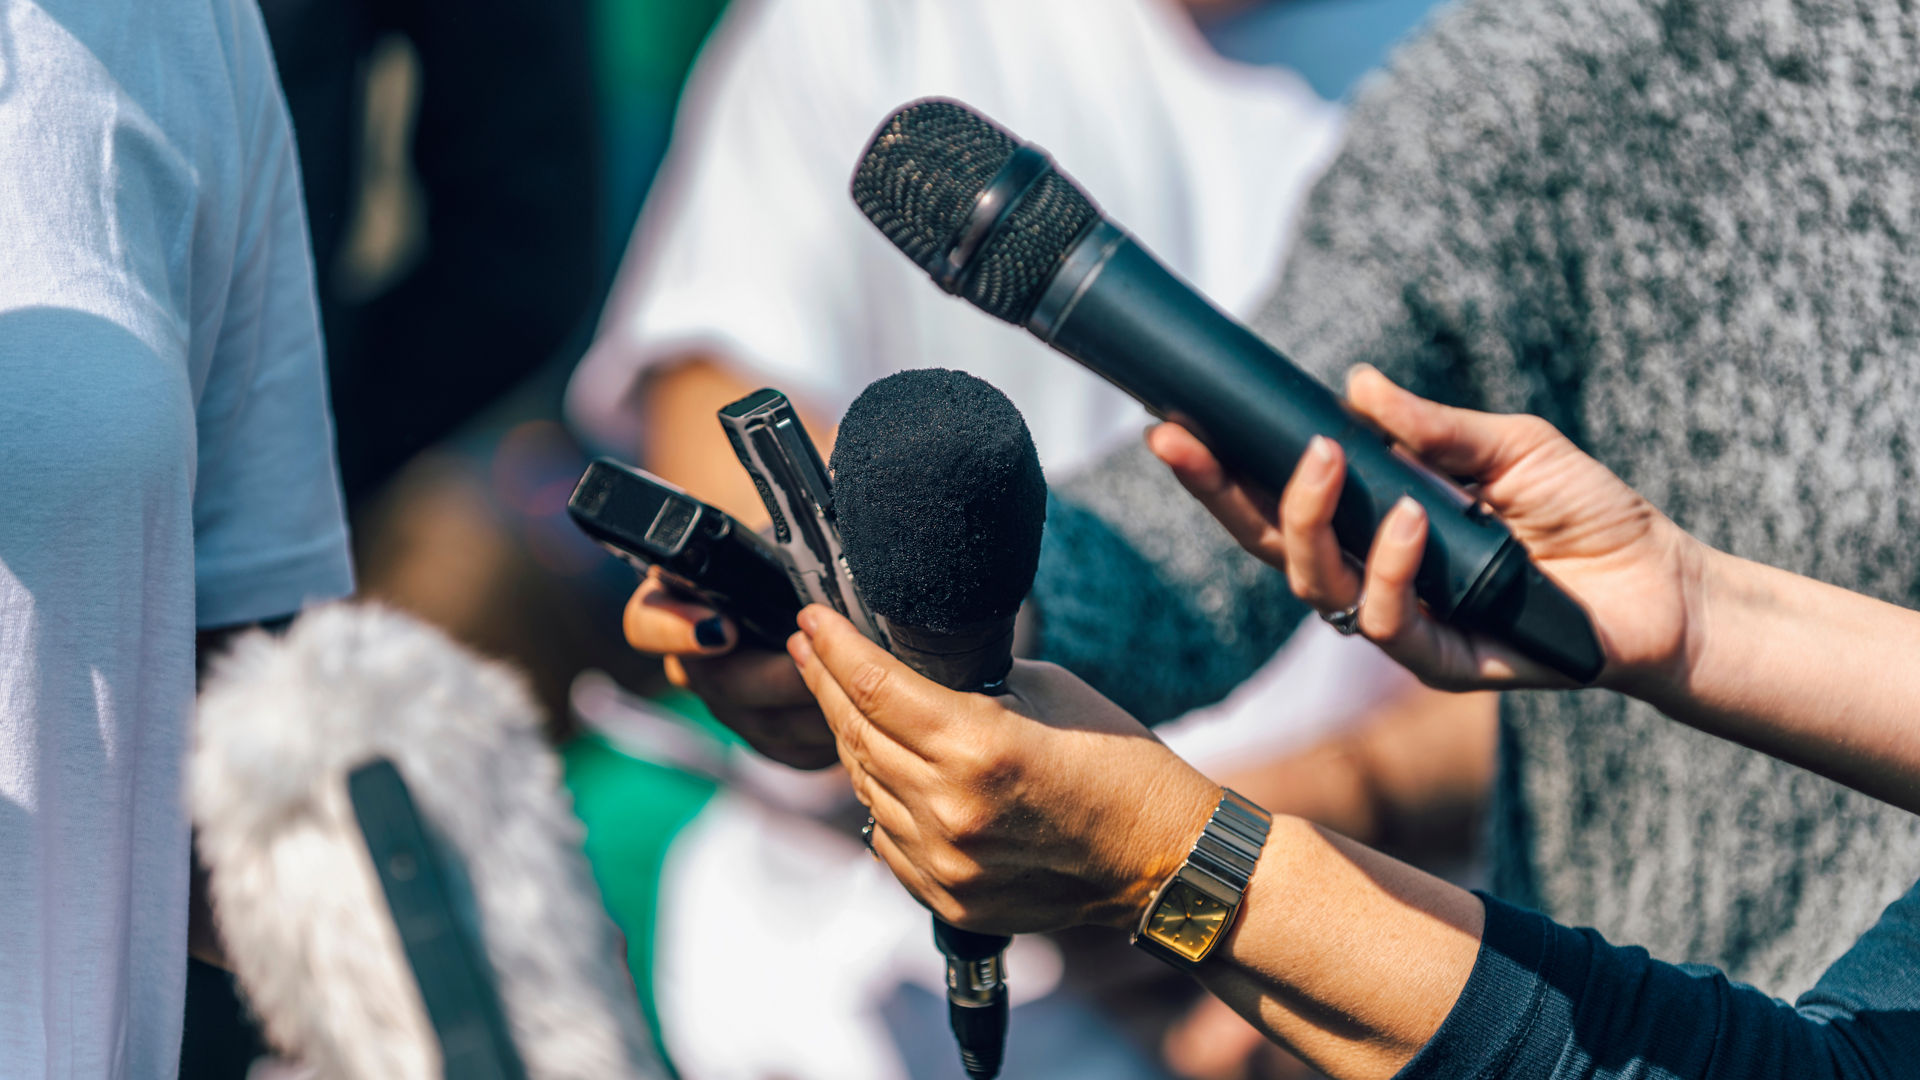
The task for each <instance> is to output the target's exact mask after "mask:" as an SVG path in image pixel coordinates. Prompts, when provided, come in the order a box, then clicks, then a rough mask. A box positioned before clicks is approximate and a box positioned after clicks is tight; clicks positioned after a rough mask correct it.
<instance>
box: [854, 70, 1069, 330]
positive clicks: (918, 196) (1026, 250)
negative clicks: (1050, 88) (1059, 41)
mask: <svg viewBox="0 0 1920 1080" xmlns="http://www.w3.org/2000/svg"><path fill="white" fill-rule="evenodd" d="M1017 145H1018V142H1017V141H1016V140H1015V139H1014V137H1013V136H1012V135H1010V134H1008V133H1007V132H1006V131H1004V130H1002V129H1001V128H999V127H998V126H996V125H995V124H994V123H993V122H992V121H990V120H988V119H987V118H986V117H984V116H981V115H980V114H979V113H977V112H974V111H973V110H972V109H970V108H968V107H967V106H965V105H962V104H960V103H959V102H956V101H946V100H943V99H939V98H929V99H926V100H923V101H916V102H913V103H912V104H910V105H907V106H905V107H903V108H901V109H899V110H897V111H896V112H894V114H893V115H892V116H889V117H888V118H887V121H886V123H884V124H882V125H881V126H880V130H879V131H877V132H875V133H874V136H873V138H872V140H871V141H869V142H868V144H867V150H866V153H865V154H863V155H862V156H861V158H860V165H859V167H858V168H857V169H856V170H855V171H854V174H853V201H854V202H855V203H856V204H857V205H858V206H859V207H860V212H861V213H863V214H865V215H866V216H867V219H868V220H869V221H872V222H873V223H874V225H875V226H877V227H878V228H879V229H880V231H881V232H882V233H883V234H885V235H886V237H887V239H888V240H890V241H892V242H893V244H894V246H895V247H898V248H899V249H900V250H901V251H903V252H905V253H906V255H907V257H908V258H910V259H912V260H913V261H914V262H915V263H918V264H919V265H920V267H921V268H922V269H924V270H927V271H928V272H930V273H932V272H935V271H936V267H937V264H938V262H939V260H940V259H941V258H943V257H944V256H945V254H946V251H947V249H948V247H950V246H951V245H952V243H953V240H954V238H955V236H956V235H957V234H958V232H959V230H960V226H961V224H962V223H963V222H965V221H966V218H967V214H968V212H969V211H970V210H972V208H973V204H974V199H975V198H976V197H977V196H978V195H979V194H980V191H981V189H983V188H985V187H986V186H987V184H988V183H990V182H991V181H992V180H993V177H994V175H995V174H996V173H998V172H999V171H1000V168H1001V166H1003V165H1005V164H1006V162H1007V159H1008V158H1009V157H1011V156H1012V154H1013V151H1014V147H1015V146H1017ZM1099 213H1100V212H1099V210H1098V208H1096V207H1095V206H1094V204H1093V201H1092V200H1091V199H1089V198H1087V196H1086V193H1085V192H1083V191H1081V190H1080V189H1079V188H1078V187H1076V186H1074V184H1073V182H1072V181H1071V180H1068V179H1067V178H1066V177H1065V176H1062V175H1061V174H1060V173H1059V172H1057V171H1049V172H1048V173H1047V174H1046V175H1045V176H1043V177H1041V179H1040V180H1039V182H1038V183H1036V184H1035V185H1034V186H1033V189H1032V190H1031V191H1029V192H1027V194H1026V196H1025V198H1023V199H1022V200H1021V201H1020V203H1019V205H1017V206H1015V207H1014V208H1013V211H1012V212H1011V213H1010V214H1008V216H1007V219H1006V221H1004V222H1003V223H1002V224H1001V225H1000V227H999V228H998V229H996V230H995V231H994V233H993V235H992V237H990V238H989V239H988V240H987V242H986V243H985V244H984V245H983V246H982V247H981V249H980V250H979V251H978V252H976V253H975V254H974V256H973V258H972V260H971V261H970V263H969V266H968V269H967V271H966V276H965V277H964V279H963V285H962V287H961V290H960V294H961V295H962V296H964V297H966V299H967V300H968V301H969V302H971V303H972V304H973V305H974V306H975V307H978V308H980V309H981V310H983V311H985V312H986V313H987V314H989V315H992V316H994V317H995V318H999V319H1004V320H1006V321H1007V322H1010V323H1014V324H1016V325H1017V324H1019V323H1022V322H1025V321H1026V318H1027V316H1028V315H1029V314H1031V313H1032V311H1033V306H1034V304H1036V303H1038V302H1039V299H1040V294H1041V292H1042V290H1043V289H1044V287H1045V286H1046V283H1047V281H1048V279H1049V278H1051V277H1052V275H1053V271H1054V268H1055V267H1057V266H1058V265H1059V262H1060V259H1061V257H1062V256H1063V255H1065V254H1066V252H1067V249H1068V248H1069V247H1071V246H1072V244H1073V241H1074V239H1075V238H1076V237H1078V236H1079V235H1080V233H1081V232H1082V231H1083V230H1084V229H1086V227H1087V226H1088V225H1091V224H1092V223H1093V222H1094V221H1095V220H1096V219H1097V218H1098V217H1099Z"/></svg>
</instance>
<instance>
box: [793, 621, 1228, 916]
mask: <svg viewBox="0 0 1920 1080" xmlns="http://www.w3.org/2000/svg"><path fill="white" fill-rule="evenodd" d="M800 627H801V632H800V633H798V634H795V635H794V636H793V638H792V639H790V641H789V642H788V649H789V651H790V652H791V653H792V655H793V658H794V661H795V663H796V664H797V665H798V667H799V669H800V672H801V674H802V676H803V677H804V678H805V679H806V681H807V685H808V687H809V688H811V689H812V691H813V693H814V696H815V698H816V699H817V700H818V702H819V704H820V708H821V711H822V712H823V713H824V714H825V715H826V718H827V722H828V724H829V725H830V726H831V727H832V729H833V732H834V736H835V739H836V741H837V744H838V746H839V754H840V760H841V763H842V764H843V765H844V766H845V767H846V769H847V773H848V775H849V777H850V778H851V780H852V783H853V788H854V791H855V792H856V793H857V794H858V795H859V797H860V800H861V801H862V802H863V803H865V804H866V805H867V807H868V809H869V810H870V811H871V812H872V814H873V817H874V821H875V825H876V827H875V830H874V837H873V839H874V845H873V846H874V851H875V853H876V854H878V855H879V856H880V857H881V858H882V859H883V860H884V861H885V862H886V863H887V865H888V866H889V867H890V868H891V869H892V870H893V872H894V874H895V876H897V877H898V878H899V879H900V881H901V883H902V884H904V885H905V886H906V887H907V889H908V890H909V891H910V892H912V893H913V894H914V896H915V897H917V898H918V899H919V900H920V902H921V903H923V904H925V905H926V906H927V907H928V908H930V909H932V910H933V912H934V913H935V914H936V915H939V916H940V917H941V918H942V919H945V920H946V921H948V922H949V923H952V924H953V925H955V926H959V927H962V928H965V929H969V930H977V931H981V932H985V933H1003V934H1017V933H1027V932H1031V931H1038V930H1053V929H1059V928H1061V927H1064V926H1072V925H1081V924H1089V923H1091V924H1100V925H1108V926H1114V927H1128V926H1131V925H1132V924H1133V923H1134V922H1135V921H1136V920H1137V919H1138V918H1139V915H1140V912H1141V910H1142V909H1143V908H1144V907H1145V905H1146V902H1147V900H1148V898H1149V897H1150V896H1151V895H1152V892H1153V890H1154V888H1155V887H1157V886H1158V885H1159V884H1160V882H1162V881H1164V880H1165V879H1166V877H1167V876H1168V875H1169V874H1171V873H1172V872H1173V870H1174V869H1175V868H1177V867H1178V866H1179V864H1180V861H1181V860H1182V859H1183V858H1185V856H1186V853H1187V851H1188V849H1189V848H1191V847H1192V845H1193V842H1194V839H1195V838H1196V837H1197V836H1198V835H1199V833H1200V830H1201V828H1202V827H1203V826H1204V825H1205V824H1206V820H1207V815H1208V814H1209V813H1211V811H1212V809H1213V806H1214V804H1215V803H1216V802H1217V801H1218V799H1219V793H1220V789H1219V787H1218V786H1216V785H1215V784H1213V783H1212V782H1211V781H1209V780H1208V779H1207V778H1206V777H1204V776H1201V775H1200V774H1199V773H1197V772H1195V771H1194V770H1193V769H1192V767H1191V766H1188V765H1187V764H1186V763H1185V762H1183V761H1181V760H1180V759H1179V758H1177V757H1175V756H1174V755H1173V753H1172V752H1171V751H1169V750H1168V749H1167V748H1166V747H1165V746H1164V745H1162V744H1161V743H1160V741H1159V740H1157V739H1155V738H1154V737H1153V735H1152V734H1151V733H1149V732H1148V731H1147V730H1146V729H1145V728H1144V727H1142V726H1141V725H1140V724H1139V723H1138V722H1137V721H1135V720H1134V719H1133V718H1132V717H1130V716H1128V715H1127V714H1126V713H1125V712H1124V711H1122V710H1121V709H1119V708H1118V707H1117V706H1115V705H1113V703H1112V702H1109V701H1107V700H1106V699H1105V698H1103V697H1101V696H1100V695H1099V694H1098V693H1096V692H1094V691H1093V690H1092V689H1091V688H1090V687H1088V686H1087V685H1086V684H1085V683H1082V682H1081V681H1080V680H1078V679H1076V678H1074V677H1073V676H1072V675H1069V674H1068V673H1066V672H1065V671H1062V670H1061V669H1059V668H1056V667H1053V666H1052V665H1049V664H1033V663H1026V662H1021V663H1018V664H1016V665H1015V667H1014V670H1013V673H1012V674H1011V675H1010V676H1009V677H1008V684H1009V687H1010V688H1011V690H1012V692H1011V693H1009V694H1006V695H1003V696H998V697H990V696H987V695H984V694H970V693H961V692H958V691H954V690H949V689H947V688H945V687H943V686H940V685H939V684H937V683H934V682H932V681H931V680H928V679H926V678H924V677H922V676H921V675H920V674H918V673H917V672H915V671H913V670H912V669H911V668H909V667H907V666H906V665H905V664H903V663H901V662H900V661H898V660H897V659H895V658H894V657H893V656H891V655H890V654H888V653H887V652H886V651H885V650H883V649H881V648H879V647H878V646H876V645H874V644H873V643H872V642H870V641H868V640H867V639H866V638H865V637H863V636H861V634H860V633H859V632H858V631H857V630H855V629H854V628H853V626H852V624H851V623H848V622H847V621H846V620H845V619H844V618H842V617H840V616H839V615H837V614H835V613H834V612H832V611H829V610H827V609H825V608H821V607H811V608H808V609H807V610H806V611H803V612H802V613H801V616H800Z"/></svg>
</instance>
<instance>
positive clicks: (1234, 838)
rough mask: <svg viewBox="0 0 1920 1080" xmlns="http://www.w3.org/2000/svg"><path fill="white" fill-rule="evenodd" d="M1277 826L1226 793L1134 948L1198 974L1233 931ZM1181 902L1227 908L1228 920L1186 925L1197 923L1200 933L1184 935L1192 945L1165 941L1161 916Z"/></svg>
mask: <svg viewBox="0 0 1920 1080" xmlns="http://www.w3.org/2000/svg"><path fill="white" fill-rule="evenodd" d="M1272 825H1273V815H1272V814H1269V813H1267V812H1266V811H1265V810H1263V809H1261V808H1260V807H1259V806H1258V805H1256V804H1255V803H1254V802H1253V801H1252V800H1251V799H1248V798H1247V797H1246V796H1244V795H1241V794H1240V793H1239V792H1237V791H1234V790H1232V789H1231V788H1221V789H1220V802H1219V804H1218V805H1216V806H1215V807H1214V808H1213V815H1212V816H1211V817H1209V818H1208V819H1207V825H1206V828H1204V829H1202V830H1201V831H1200V838H1199V839H1198V840H1196V841H1194V844H1193V850H1191V851H1190V852H1188V853H1187V858H1186V861H1185V862H1183V863H1181V864H1180V868H1179V869H1178V870H1176V871H1174V872H1173V874H1172V876H1170V877H1168V878H1167V880H1166V881H1165V882H1164V883H1162V884H1161V886H1160V888H1159V889H1158V890H1156V891H1155V892H1154V895H1153V899H1152V900H1150V901H1149V902H1148V903H1147V909H1146V911H1145V912H1143V913H1142V914H1141V916H1140V923H1139V925H1138V926H1137V927H1135V928H1134V932H1133V937H1132V942H1133V944H1135V945H1137V946H1139V947H1140V948H1142V949H1145V950H1146V951H1147V952H1150V953H1152V954H1154V955H1155V956H1158V957H1160V958H1161V959H1163V960H1166V961H1167V962H1168V963H1171V964H1173V965H1174V966H1176V967H1182V968H1192V967H1194V966H1197V965H1198V964H1199V963H1200V962H1201V961H1202V960H1205V959H1206V958H1207V956H1208V955H1209V954H1211V953H1212V952H1213V949H1214V947H1215V946H1216V945H1218V944H1219V943H1220V941H1221V939H1223V938H1225V937H1226V936H1227V934H1228V932H1229V931H1231V930H1232V928H1233V923H1234V920H1235V918H1236V917H1237V916H1238V915H1239V911H1240V902H1241V900H1242V898H1243V897H1244V896H1245V895H1246V891H1247V884H1248V882H1250V881H1251V880H1252V879H1253V870H1254V867H1255V865H1256V864H1258V863H1259V861H1260V852H1261V850H1262V849H1264V848H1265V847H1266V844H1267V833H1268V832H1269V831H1270V829H1271V828H1272ZM1179 899H1184V901H1185V903H1186V905H1187V906H1188V907H1198V908H1201V909H1204V910H1205V911H1206V912H1207V913H1212V914H1217V913H1218V912H1219V909H1222V908H1224V909H1225V911H1224V915H1221V916H1220V917H1218V918H1207V917H1205V916H1204V915H1202V916H1200V917H1196V918H1191V919H1182V920H1180V921H1181V922H1182V923H1188V922H1191V923H1193V924H1195V925H1196V927H1197V928H1198V929H1192V930H1189V932H1188V933H1187V934H1186V935H1183V936H1184V937H1185V938H1186V940H1178V941H1167V940H1161V938H1162V936H1163V934H1162V931H1161V930H1159V929H1156V926H1155V921H1156V916H1157V915H1160V914H1161V908H1162V906H1163V905H1169V904H1173V903H1175V902H1176V901H1177V900H1179ZM1162 921H1163V922H1164V921H1167V920H1165V919H1164V918H1163V920H1162ZM1206 928H1210V931H1209V930H1208V929H1206ZM1201 933H1205V934H1206V935H1207V936H1205V938H1204V940H1199V941H1195V940H1191V939H1192V938H1193V937H1195V936H1198V935H1199V934H1201Z"/></svg>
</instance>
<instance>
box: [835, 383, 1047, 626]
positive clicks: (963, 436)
mask: <svg viewBox="0 0 1920 1080" xmlns="http://www.w3.org/2000/svg"><path fill="white" fill-rule="evenodd" d="M832 467H833V505H834V512H835V515H836V516H837V517H838V519H839V526H840V543H841V547H842V549H843V550H844V551H845V553H846V557H847V567H848V569H849V570H851V571H852V572H853V579H854V583H855V584H856V585H858V586H859V588H860V592H861V595H862V596H864V597H865V598H866V601H867V606H868V607H869V608H870V609H872V611H873V612H874V614H876V615H881V616H884V617H885V618H887V619H889V620H891V621H893V622H898V623H905V624H906V625H908V626H912V627H918V628H920V629H924V630H931V631H934V632H936V633H950V632H952V631H954V630H956V629H959V628H960V627H962V626H965V625H966V624H969V623H978V622H982V621H985V620H988V619H998V618H1004V617H1007V616H1010V615H1012V614H1013V613H1014V612H1016V611H1018V610H1019V608H1020V603H1021V601H1022V600H1025V599H1026V596H1027V592H1028V590H1030V589H1031V588H1032V587H1033V575H1034V571H1035V570H1036V569H1037V568H1038V567H1039V564H1040V533H1041V529H1042V528H1043V526H1044V525H1045V523H1046V516H1047V482H1046V480H1045V478H1043V477H1042V475H1041V473H1040V456H1039V454H1038V453H1037V452H1036V451H1035V450H1034V448H1033V436H1032V435H1030V434H1029V433H1028V432H1027V423H1026V421H1025V420H1023V419H1021V417H1020V410H1018V409H1016V408H1014V406H1013V402H1011V401H1008V400H1007V396H1006V395H1005V394H1002V393H1001V392H1000V391H998V390H996V389H994V388H993V387H992V386H991V385H989V384H987V383H985V382H982V381H981V380H979V379H976V378H974V377H973V376H971V375H968V374H965V373H964V372H959V371H947V370H944V369H941V368H928V369H924V370H919V371H903V372H900V373H899V374H897V375H889V376H887V377H886V378H884V379H881V380H880V381H878V382H876V383H874V384H873V385H871V386H869V387H867V388H866V390H864V391H862V392H861V394H860V396H859V397H858V398H856V399H854V402H853V405H852V406H851V407H850V408H848V410H847V415H846V419H844V420H842V421H841V422H840V432H839V435H838V436H837V437H836V439H835V441H834V444H833V460H832Z"/></svg>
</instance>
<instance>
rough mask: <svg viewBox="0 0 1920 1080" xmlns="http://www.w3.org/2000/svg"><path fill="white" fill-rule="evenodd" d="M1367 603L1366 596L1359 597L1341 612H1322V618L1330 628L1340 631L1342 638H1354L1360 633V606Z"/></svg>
mask: <svg viewBox="0 0 1920 1080" xmlns="http://www.w3.org/2000/svg"><path fill="white" fill-rule="evenodd" d="M1365 601H1366V597H1365V596H1361V597H1357V598H1356V599H1355V600H1354V601H1353V603H1351V604H1348V605H1347V606H1346V607H1343V608H1341V609H1340V610H1339V611H1323V612H1321V613H1320V617H1321V618H1322V619H1325V620H1326V621H1327V625H1328V626H1331V627H1333V628H1334V630H1336V631H1338V632H1339V634H1340V636H1341V637H1352V636H1353V635H1355V634H1357V633H1359V632H1360V605H1361V604H1362V603H1364V602H1365Z"/></svg>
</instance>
